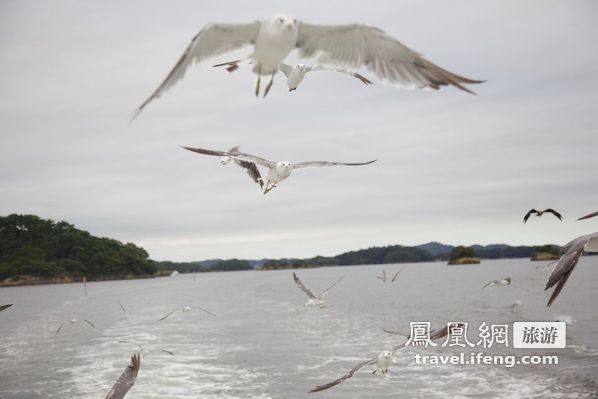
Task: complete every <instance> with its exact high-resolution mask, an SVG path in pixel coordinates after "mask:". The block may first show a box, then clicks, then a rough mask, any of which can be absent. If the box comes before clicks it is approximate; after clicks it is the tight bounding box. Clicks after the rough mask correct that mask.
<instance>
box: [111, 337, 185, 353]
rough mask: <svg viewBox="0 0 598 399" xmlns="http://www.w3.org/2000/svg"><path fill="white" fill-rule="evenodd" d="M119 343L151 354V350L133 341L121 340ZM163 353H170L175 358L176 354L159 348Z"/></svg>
mask: <svg viewBox="0 0 598 399" xmlns="http://www.w3.org/2000/svg"><path fill="white" fill-rule="evenodd" d="M118 342H122V343H124V344H132V345H135V346H136V347H138V348H139V349H140V350H141V351H142V352H149V350H145V348H144V347H143V346H141V345H140V344H138V343H137V342H133V341H129V340H127V339H119V340H118ZM159 349H160V350H161V351H162V352H165V353H168V354H169V355H172V356H174V352H172V351H169V350H166V349H162V348H159Z"/></svg>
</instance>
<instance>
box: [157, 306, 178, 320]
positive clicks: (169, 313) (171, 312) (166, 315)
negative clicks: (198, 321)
mask: <svg viewBox="0 0 598 399" xmlns="http://www.w3.org/2000/svg"><path fill="white" fill-rule="evenodd" d="M177 310H179V309H175V310H171V311H170V312H168V313H167V314H165V315H164V316H162V318H161V319H160V320H158V321H162V320H164V319H165V318H167V317H168V316H170V315H171V314H173V313H174V312H176V311H177Z"/></svg>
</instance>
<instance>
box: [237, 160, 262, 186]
mask: <svg viewBox="0 0 598 399" xmlns="http://www.w3.org/2000/svg"><path fill="white" fill-rule="evenodd" d="M235 162H236V163H237V165H239V166H240V167H242V168H243V169H245V170H246V171H247V174H248V175H249V177H251V180H253V181H254V182H255V183H257V184H259V185H260V188H264V182H263V180H262V175H261V174H260V171H259V169H258V168H257V165H256V164H255V163H253V162H250V161H245V160H239V159H235Z"/></svg>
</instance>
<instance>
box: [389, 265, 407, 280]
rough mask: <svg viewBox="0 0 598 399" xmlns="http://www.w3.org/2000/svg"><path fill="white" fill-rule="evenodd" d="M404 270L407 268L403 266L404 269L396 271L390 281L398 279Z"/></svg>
mask: <svg viewBox="0 0 598 399" xmlns="http://www.w3.org/2000/svg"><path fill="white" fill-rule="evenodd" d="M403 270H405V268H403V269H401V270H399V271H398V272H396V273H395V275H394V276H393V277H392V279H391V280H390V282H391V283H393V282H394V281H395V280H396V279H397V277H399V274H401V272H402V271H403Z"/></svg>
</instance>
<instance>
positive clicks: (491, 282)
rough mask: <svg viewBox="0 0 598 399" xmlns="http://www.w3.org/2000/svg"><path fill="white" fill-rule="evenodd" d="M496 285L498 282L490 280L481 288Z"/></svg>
mask: <svg viewBox="0 0 598 399" xmlns="http://www.w3.org/2000/svg"><path fill="white" fill-rule="evenodd" d="M497 283H498V280H492V281H490V282H489V283H487V284H486V285H485V286H483V287H482V288H486V287H490V286H492V285H496V284H497Z"/></svg>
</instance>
